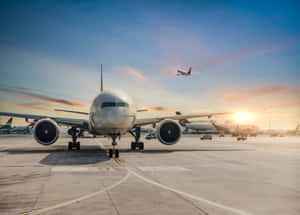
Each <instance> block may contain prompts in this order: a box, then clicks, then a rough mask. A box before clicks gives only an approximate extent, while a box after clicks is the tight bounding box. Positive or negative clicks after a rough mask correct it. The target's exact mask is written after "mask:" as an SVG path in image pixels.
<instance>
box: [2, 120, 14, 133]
mask: <svg viewBox="0 0 300 215" xmlns="http://www.w3.org/2000/svg"><path fill="white" fill-rule="evenodd" d="M12 121H13V118H12V117H11V118H9V119H8V121H7V122H6V123H5V124H4V125H2V126H1V127H0V133H1V134H4V133H7V134H8V133H9V130H10V129H11V128H12V127H11V124H12Z"/></svg>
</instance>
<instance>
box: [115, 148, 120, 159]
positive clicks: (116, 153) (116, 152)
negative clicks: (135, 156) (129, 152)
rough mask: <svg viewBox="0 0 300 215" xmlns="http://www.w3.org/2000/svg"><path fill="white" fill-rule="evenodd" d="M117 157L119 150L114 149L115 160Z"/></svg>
mask: <svg viewBox="0 0 300 215" xmlns="http://www.w3.org/2000/svg"><path fill="white" fill-rule="evenodd" d="M118 157H119V149H116V151H115V158H118Z"/></svg>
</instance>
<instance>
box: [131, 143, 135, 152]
mask: <svg viewBox="0 0 300 215" xmlns="http://www.w3.org/2000/svg"><path fill="white" fill-rule="evenodd" d="M135 149H136V142H131V150H132V151H134V150H135Z"/></svg>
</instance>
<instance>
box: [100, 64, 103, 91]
mask: <svg viewBox="0 0 300 215" xmlns="http://www.w3.org/2000/svg"><path fill="white" fill-rule="evenodd" d="M100 92H101V93H102V92H103V74H102V64H101V83H100Z"/></svg>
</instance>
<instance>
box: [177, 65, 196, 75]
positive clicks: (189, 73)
mask: <svg viewBox="0 0 300 215" xmlns="http://www.w3.org/2000/svg"><path fill="white" fill-rule="evenodd" d="M191 74H192V67H190V68H189V71H188V72H185V71H183V70H180V69H179V70H177V76H180V75H183V76H190V75H191Z"/></svg>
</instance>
